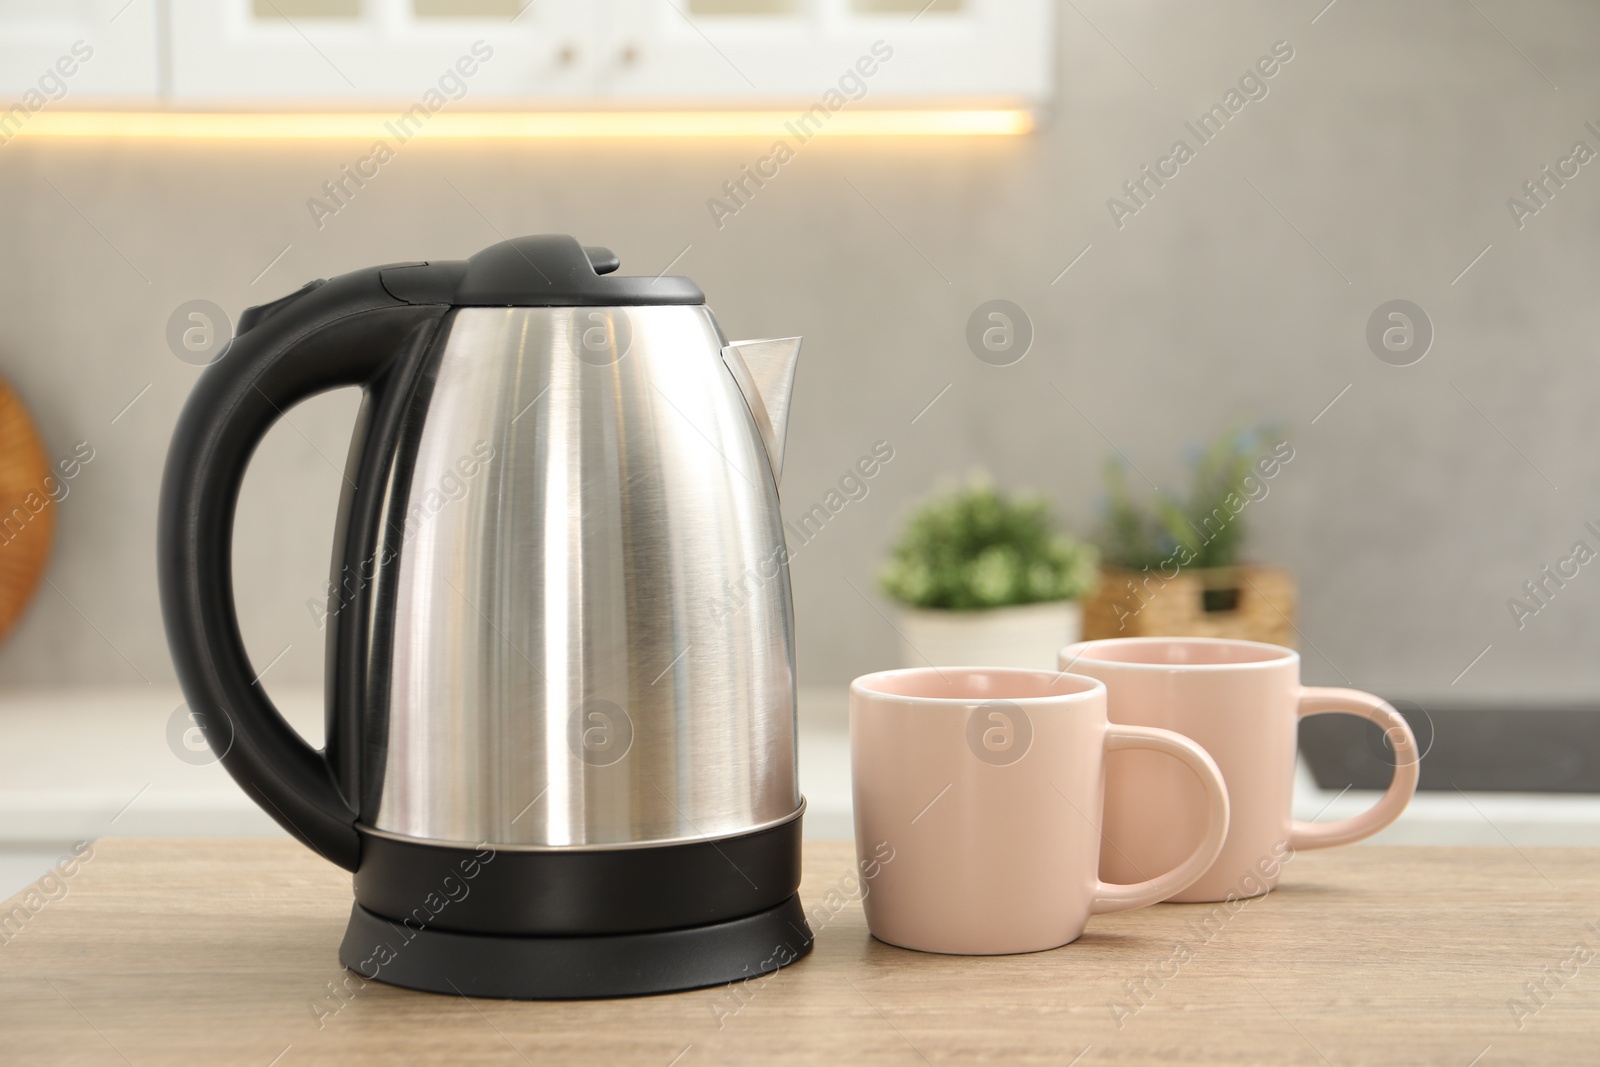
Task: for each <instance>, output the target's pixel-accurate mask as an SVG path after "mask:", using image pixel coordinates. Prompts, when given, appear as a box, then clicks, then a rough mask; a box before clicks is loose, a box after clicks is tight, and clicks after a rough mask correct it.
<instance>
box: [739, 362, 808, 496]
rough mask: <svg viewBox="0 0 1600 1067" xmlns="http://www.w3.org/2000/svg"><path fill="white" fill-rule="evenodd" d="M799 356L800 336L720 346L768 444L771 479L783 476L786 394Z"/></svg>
mask: <svg viewBox="0 0 1600 1067" xmlns="http://www.w3.org/2000/svg"><path fill="white" fill-rule="evenodd" d="M799 358H800V338H798V337H784V338H779V339H776V340H764V341H735V342H733V343H732V344H730V345H728V346H727V347H726V348H724V349H723V350H722V361H723V362H724V363H725V364H727V366H728V370H729V371H730V372H731V373H732V374H733V380H734V381H735V382H737V383H738V385H739V391H740V392H741V393H743V394H744V400H745V403H746V404H747V405H748V406H749V408H750V414H751V415H752V416H754V417H755V420H756V429H758V430H759V431H760V432H761V442H762V444H764V445H766V447H767V459H768V460H769V461H770V462H771V464H772V478H773V481H779V480H781V479H782V477H783V439H784V434H785V432H786V431H787V430H788V428H789V397H790V394H791V393H792V392H793V391H794V367H795V362H796V361H797V360H798V359H799Z"/></svg>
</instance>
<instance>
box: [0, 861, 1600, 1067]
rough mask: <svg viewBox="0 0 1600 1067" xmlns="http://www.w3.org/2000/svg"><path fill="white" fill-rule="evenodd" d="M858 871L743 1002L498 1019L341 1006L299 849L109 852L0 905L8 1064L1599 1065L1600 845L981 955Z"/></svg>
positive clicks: (1339, 867) (1177, 911)
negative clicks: (912, 923)
mask: <svg viewBox="0 0 1600 1067" xmlns="http://www.w3.org/2000/svg"><path fill="white" fill-rule="evenodd" d="M853 870H854V863H853V857H852V854H851V849H850V846H849V845H848V844H844V843H831V842H830V843H808V845H807V849H806V857H805V884H804V886H803V887H802V889H801V894H802V899H803V900H804V901H805V902H806V905H807V909H808V911H809V912H810V913H811V914H812V916H813V924H814V926H815V927H816V932H817V947H816V950H815V952H814V953H813V954H812V955H811V956H810V957H809V958H808V959H806V960H804V961H802V962H800V963H798V964H796V965H794V966H793V967H790V968H787V969H785V970H783V971H781V972H779V974H777V975H776V976H774V977H772V978H771V979H769V980H768V981H766V982H764V983H762V982H757V983H753V984H752V986H751V987H749V988H740V989H734V988H730V987H724V988H719V989H710V990H699V991H696V992H689V993H679V994H674V995H670V996H660V997H649V998H644V999H639V1000H613V1001H593V1002H566V1003H516V1002H506V1001H492V1000H477V999H474V1000H471V1001H468V1000H466V999H463V998H460V997H446V996H433V995H429V994H424V993H413V992H408V991H406V990H401V989H395V988H392V987H388V986H384V985H382V984H379V983H368V984H366V985H365V987H364V988H363V987H362V986H361V984H360V983H359V981H357V980H355V979H353V978H352V979H351V980H350V984H351V986H352V988H353V989H354V992H353V993H346V994H345V998H346V999H344V1000H342V1001H341V1000H338V999H334V998H333V996H332V995H331V994H330V992H329V990H330V988H332V987H331V986H330V983H333V984H336V985H337V984H341V983H343V982H344V980H345V978H346V976H347V972H345V971H343V970H342V969H341V968H340V966H339V964H338V962H337V960H336V957H335V951H336V948H337V946H338V944H339V939H340V937H341V935H342V934H343V931H344V925H345V919H346V917H347V914H348V910H349V905H350V891H349V877H348V875H346V874H344V873H343V872H341V871H339V870H337V869H335V868H333V867H331V866H329V865H327V864H325V863H323V862H322V861H321V860H319V859H318V858H317V857H316V856H315V855H313V854H312V853H310V852H308V851H306V850H305V849H303V848H301V847H300V846H298V845H295V844H293V843H291V842H289V841H273V840H257V841H177V840H142V841H141V840H126V839H124V840H106V841H101V842H98V843H96V844H95V845H94V846H93V854H92V858H91V859H89V860H88V861H87V862H86V863H83V864H82V866H81V868H79V869H78V870H77V872H76V873H75V874H74V875H73V876H72V877H71V878H68V879H65V880H64V881H63V883H62V884H63V885H64V887H65V895H61V894H62V890H61V888H60V887H54V888H52V887H46V888H49V889H52V892H53V893H54V895H55V896H56V897H57V899H54V900H49V901H44V896H43V895H42V894H41V895H40V896H39V897H35V898H33V901H32V902H33V904H34V905H36V906H37V910H36V911H33V912H31V913H30V912H28V910H27V907H26V905H25V903H24V902H26V901H27V900H28V898H27V896H26V894H19V895H18V896H17V897H13V898H12V899H11V901H9V902H8V903H7V905H6V906H5V912H6V913H10V914H11V915H12V919H11V924H10V925H9V926H4V928H3V931H0V941H3V942H4V943H3V944H0V1063H17V1064H132V1065H137V1067H144V1065H146V1064H167V1063H172V1064H224V1063H226V1064H244V1065H256V1067H268V1065H269V1064H275V1065H278V1067H296V1065H299V1064H339V1065H341V1067H356V1065H362V1064H394V1063H438V1064H452V1065H454V1064H473V1063H493V1064H522V1063H529V1064H538V1065H540V1067H544V1065H551V1064H565V1063H600V1064H646V1065H649V1067H668V1065H676V1067H698V1065H700V1064H710V1063H723V1064H761V1063H766V1062H777V1063H815V1064H828V1065H832V1064H862V1063H865V1064H876V1063H883V1064H905V1065H915V1064H921V1063H924V1062H926V1063H932V1064H939V1063H975V1062H992V1063H1005V1064H1015V1063H1050V1064H1058V1065H1066V1064H1072V1063H1077V1064H1079V1065H1081V1067H1095V1065H1097V1064H1129V1063H1159V1064H1171V1063H1180V1062H1182V1063H1202V1064H1209V1063H1218V1064H1221V1063H1229V1064H1234V1063H1259V1064H1272V1065H1275V1067H1276V1065H1289V1064H1315V1065H1323V1064H1327V1065H1333V1067H1343V1065H1345V1064H1445V1065H1454V1067H1468V1065H1469V1064H1472V1065H1481V1067H1490V1065H1492V1064H1501V1063H1552V1064H1569V1063H1572V1064H1576V1063H1595V1062H1597V1061H1600V892H1597V891H1596V890H1597V888H1600V850H1587V849H1523V850H1521V851H1520V852H1519V851H1517V850H1514V849H1510V848H1380V847H1362V846H1357V847H1353V848H1344V849H1336V850H1332V851H1328V852H1309V853H1302V854H1301V855H1299V856H1297V857H1295V858H1294V859H1293V861H1292V862H1291V863H1290V864H1289V866H1288V868H1287V869H1286V871H1285V877H1284V884H1283V886H1282V888H1280V889H1279V890H1278V891H1277V892H1275V893H1273V894H1272V895H1271V896H1269V897H1267V898H1264V899H1260V900H1255V901H1251V902H1249V903H1247V904H1245V905H1244V906H1242V907H1240V908H1239V909H1238V910H1237V911H1236V912H1232V913H1229V912H1227V911H1223V912H1220V913H1217V916H1216V917H1213V918H1212V919H1211V920H1210V921H1209V924H1208V925H1207V926H1206V927H1204V928H1202V926H1201V925H1200V924H1201V923H1202V920H1205V918H1206V916H1207V915H1208V914H1211V913H1212V907H1211V906H1209V905H1172V904H1167V905H1159V906H1157V907H1155V908H1151V909H1147V910H1145V911H1142V912H1132V913H1127V914H1123V915H1112V916H1105V917H1102V918H1099V919H1096V920H1094V921H1092V922H1091V924H1090V928H1089V932H1088V933H1086V934H1085V935H1084V936H1083V938H1081V939H1080V940H1079V941H1078V942H1077V943H1075V944H1072V945H1069V946H1067V947H1065V948H1062V949H1058V950H1056V951H1054V952H1043V953H1037V954H1034V955H1028V956H1010V957H991V958H973V957H956V956H933V955H924V954H919V953H915V952H907V951H903V950H901V949H896V948H891V947H889V946H888V945H884V944H881V943H879V942H877V941H874V940H872V938H871V937H869V936H868V934H867V930H866V923H865V920H864V918H863V916H862V912H861V906H860V904H859V903H857V902H854V901H847V900H846V899H845V894H844V892H843V890H844V889H847V888H848V887H849V886H850V885H851V884H852V883H851V882H850V878H849V876H850V874H851V872H852V871H853ZM830 891H832V893H833V895H831V896H830V895H829V894H830ZM42 901H44V902H43V903H42V905H41V902H42ZM19 903H24V909H23V910H24V916H23V918H22V919H21V920H20V922H19V921H18V920H17V919H16V918H15V915H16V913H15V912H14V911H13V910H12V909H14V908H15V907H16V906H18V905H19ZM830 905H832V907H833V909H834V910H831V911H830ZM0 923H3V917H0ZM1207 930H1209V933H1207ZM1580 944H1583V945H1586V946H1587V948H1586V949H1585V950H1583V951H1579V952H1577V953H1576V954H1575V951H1574V950H1575V946H1578V945H1580ZM1590 955H1593V956H1595V958H1593V959H1588V958H1587V957H1588V956H1590ZM1546 968H1548V969H1546ZM1530 982H1531V983H1535V984H1536V985H1537V984H1538V983H1543V986H1544V989H1545V990H1546V991H1545V992H1542V993H1540V994H1539V995H1538V997H1537V999H1535V998H1534V997H1532V996H1531V995H1530V994H1529V992H1528V988H1529V987H1526V986H1525V985H1524V983H1530ZM1518 1002H1520V1005H1521V1007H1520V1010H1518V1011H1514V1010H1513V1007H1514V1006H1515V1005H1516V1004H1517V1003H1518ZM313 1004H321V1005H322V1008H321V1011H320V1013H319V1011H318V1010H315V1009H314V1008H313V1006H312V1005H313ZM319 1014H321V1015H322V1018H321V1025H320V1027H319V1024H318V1023H319V1020H318V1015H319ZM1519 1015H1520V1018H1519V1017H1518V1016H1519ZM1519 1023H1520V1028H1519Z"/></svg>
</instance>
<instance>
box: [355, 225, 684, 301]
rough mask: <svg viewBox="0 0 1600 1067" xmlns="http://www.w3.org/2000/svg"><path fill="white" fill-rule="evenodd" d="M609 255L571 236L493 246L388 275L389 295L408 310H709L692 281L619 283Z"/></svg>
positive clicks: (621, 278) (633, 279) (661, 278)
mask: <svg viewBox="0 0 1600 1067" xmlns="http://www.w3.org/2000/svg"><path fill="white" fill-rule="evenodd" d="M619 266H621V262H620V261H619V260H618V259H617V256H616V253H614V252H612V251H611V250H610V249H609V248H601V247H598V246H595V245H590V246H584V245H580V244H579V243H578V241H577V239H576V238H573V237H568V236H567V235H565V234H549V233H547V234H533V235H530V236H527V237H513V238H511V239H510V240H509V241H501V242H500V243H499V244H496V245H490V246H489V247H488V248H485V249H484V250H483V251H481V252H478V253H476V254H475V255H473V256H471V257H470V258H468V259H465V260H443V261H437V262H428V263H411V264H405V265H402V266H395V267H389V268H386V269H385V270H384V271H383V272H382V277H383V287H384V288H385V289H387V290H388V291H389V295H391V296H393V297H394V298H395V299H396V300H402V301H404V302H406V303H408V304H455V305H457V306H460V307H624V306H628V305H632V304H703V303H705V300H706V298H705V294H704V293H702V292H701V291H700V287H699V286H698V285H696V284H695V283H694V282H693V281H691V280H690V279H688V278H683V277H675V276H669V275H657V276H656V277H653V278H651V277H644V276H635V275H619V274H617V273H616V270H617V268H618V267H619Z"/></svg>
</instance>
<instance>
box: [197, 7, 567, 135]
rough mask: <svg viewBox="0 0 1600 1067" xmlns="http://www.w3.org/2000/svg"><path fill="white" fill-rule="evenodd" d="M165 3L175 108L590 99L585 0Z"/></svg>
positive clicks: (478, 106)
mask: <svg viewBox="0 0 1600 1067" xmlns="http://www.w3.org/2000/svg"><path fill="white" fill-rule="evenodd" d="M168 2H169V3H170V4H171V11H172V15H171V21H172V93H173V98H174V99H175V100H176V101H177V102H178V103H180V104H183V103H192V104H204V105H205V106H208V107H215V106H219V105H220V106H226V105H227V104H229V103H239V104H243V105H246V106H250V105H254V106H256V107H260V106H262V105H264V104H274V103H276V104H283V105H285V106H303V105H332V106H335V107H337V106H339V105H344V106H351V105H355V106H363V105H365V106H376V105H379V104H382V105H384V106H398V107H401V108H406V107H409V106H411V105H412V104H414V103H417V102H419V101H432V102H433V103H434V104H436V105H437V104H438V101H439V100H440V99H441V98H443V99H444V100H445V103H444V104H442V105H438V106H444V107H452V108H460V109H462V110H483V109H486V108H499V107H509V106H518V105H525V104H528V103H538V102H540V101H552V100H560V99H564V98H571V97H588V96H590V95H591V94H592V93H593V92H594V78H593V72H592V66H591V59H592V56H591V55H590V49H589V47H588V46H589V42H591V41H592V40H593V39H594V32H595V31H594V25H593V14H592V12H591V10H590V5H589V4H586V3H584V2H583V0H531V2H530V0H168ZM437 109H438V107H437V106H436V107H433V108H432V110H437Z"/></svg>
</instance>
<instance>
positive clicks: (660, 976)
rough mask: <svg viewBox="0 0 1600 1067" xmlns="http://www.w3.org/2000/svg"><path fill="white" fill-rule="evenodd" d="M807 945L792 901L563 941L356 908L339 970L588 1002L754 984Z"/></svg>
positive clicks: (428, 988)
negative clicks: (670, 926) (463, 929)
mask: <svg viewBox="0 0 1600 1067" xmlns="http://www.w3.org/2000/svg"><path fill="white" fill-rule="evenodd" d="M812 941H813V938H812V935H811V930H810V927H808V926H807V925H806V917H805V910H804V909H803V908H802V907H801V906H800V896H799V894H795V895H794V896H791V897H790V898H789V899H787V900H785V901H783V902H782V903H780V904H778V905H776V906H775V907H771V908H768V909H766V910H765V911H758V912H756V913H755V914H754V915H746V916H743V917H741V918H738V919H729V920H727V921H725V922H718V923H710V924H707V925H705V926H691V927H685V928H682V929H677V930H657V931H651V932H646V933H626V934H599V935H591V936H565V937H538V936H532V937H530V936H519V935H513V936H497V935H493V934H467V933H457V932H455V931H451V930H432V929H427V928H422V929H418V928H416V927H415V926H411V925H406V924H403V923H401V922H399V921H398V920H391V919H386V918H384V917H382V916H380V915H376V914H374V913H373V912H370V911H368V910H367V909H366V908H363V907H362V906H361V905H360V904H355V905H353V906H352V908H351V911H350V925H349V927H348V928H347V929H346V931H345V935H344V942H343V943H342V944H341V945H340V946H339V961H340V962H341V963H343V964H344V965H345V966H346V967H348V968H350V969H351V970H352V971H355V972H356V973H357V974H358V975H360V976H361V977H362V978H365V979H367V980H368V981H379V982H385V983H388V984H389V985H397V986H403V987H405V988H407V989H420V990H423V991H425V992H429V993H444V994H448V995H451V996H456V995H460V996H468V997H493V998H501V999H510V1000H587V999H597V998H602V997H636V996H647V995H650V994H654V993H672V992H677V991H680V990H685V989H699V988H702V987H704V986H714V985H722V984H725V983H728V982H737V981H741V980H744V979H747V978H755V977H757V976H759V975H763V974H768V973H770V972H772V971H776V970H777V969H778V968H779V967H783V966H786V965H788V964H790V963H793V962H794V961H795V960H797V959H799V958H801V957H802V956H804V955H806V954H807V953H808V952H810V951H811V945H812Z"/></svg>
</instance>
